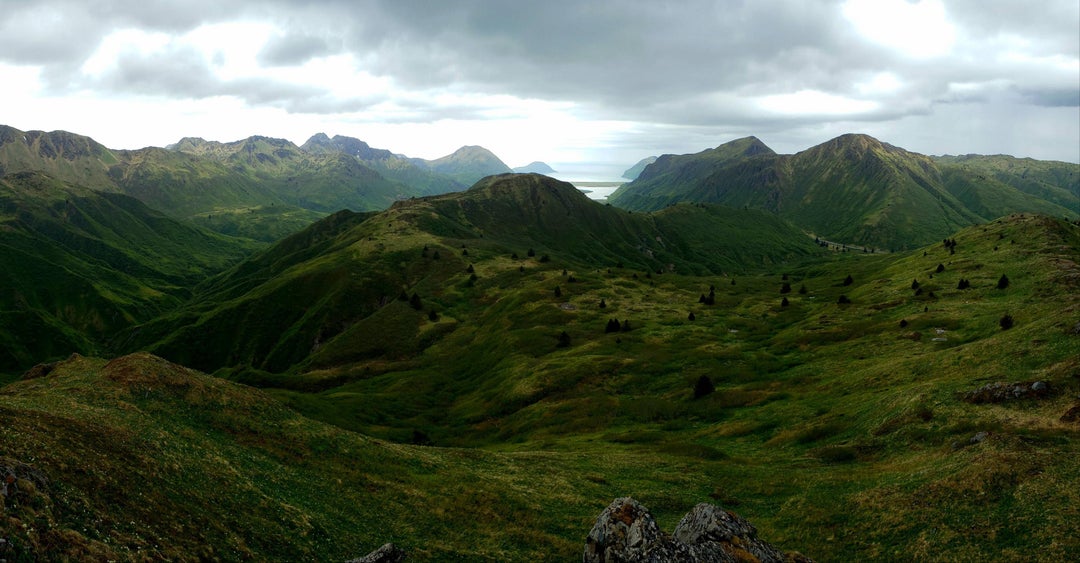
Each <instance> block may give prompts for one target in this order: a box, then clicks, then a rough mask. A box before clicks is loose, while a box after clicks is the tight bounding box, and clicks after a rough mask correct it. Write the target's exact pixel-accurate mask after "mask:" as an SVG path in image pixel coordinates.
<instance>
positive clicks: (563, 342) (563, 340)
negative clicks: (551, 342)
mask: <svg viewBox="0 0 1080 563" xmlns="http://www.w3.org/2000/svg"><path fill="white" fill-rule="evenodd" d="M555 347H556V348H569V347H570V335H569V334H566V331H565V330H564V331H562V333H561V334H559V342H558V344H556V345H555Z"/></svg>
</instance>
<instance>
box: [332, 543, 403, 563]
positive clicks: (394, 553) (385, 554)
mask: <svg viewBox="0 0 1080 563" xmlns="http://www.w3.org/2000/svg"><path fill="white" fill-rule="evenodd" d="M404 560H405V552H404V551H403V550H402V549H401V548H399V547H398V546H396V545H394V544H392V543H388V544H385V545H383V546H382V547H380V548H379V549H376V550H375V551H372V552H371V553H369V554H367V555H365V556H363V557H361V558H359V559H350V560H349V561H346V562H345V563H401V562H402V561H404Z"/></svg>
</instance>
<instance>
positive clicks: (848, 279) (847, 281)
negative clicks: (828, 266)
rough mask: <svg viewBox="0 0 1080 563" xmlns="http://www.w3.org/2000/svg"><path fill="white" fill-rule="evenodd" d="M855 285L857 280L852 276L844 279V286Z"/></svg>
mask: <svg viewBox="0 0 1080 563" xmlns="http://www.w3.org/2000/svg"><path fill="white" fill-rule="evenodd" d="M853 283H855V279H854V278H852V277H851V274H848V277H846V278H844V286H849V285H851V284H853Z"/></svg>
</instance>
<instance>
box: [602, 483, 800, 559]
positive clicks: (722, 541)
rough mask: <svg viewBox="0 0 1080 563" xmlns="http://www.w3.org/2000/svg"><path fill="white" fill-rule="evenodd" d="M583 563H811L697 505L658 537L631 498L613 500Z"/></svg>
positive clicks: (728, 516)
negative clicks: (756, 562) (667, 532)
mask: <svg viewBox="0 0 1080 563" xmlns="http://www.w3.org/2000/svg"><path fill="white" fill-rule="evenodd" d="M582 561H583V562H584V563H735V562H741V561H758V562H760V563H784V562H791V563H812V560H810V559H808V558H806V557H804V556H802V555H800V554H797V553H791V554H787V553H784V552H783V551H780V550H779V549H777V548H775V547H773V546H772V545H769V544H768V543H766V542H764V541H762V540H760V539H758V537H757V529H756V528H754V526H753V525H752V524H750V522H747V521H746V520H745V519H743V518H741V517H740V516H739V515H737V514H735V513H733V512H729V511H726V510H724V509H723V508H720V507H719V506H716V505H712V504H707V503H701V504H699V505H697V506H695V507H694V508H693V510H691V511H690V512H689V513H687V515H686V516H684V517H683V519H682V520H681V521H680V522H679V524H678V525H677V526H676V527H675V532H674V534H673V535H671V536H669V535H667V534H665V533H663V532H662V531H661V530H660V528H659V526H657V525H656V521H655V520H654V519H653V517H652V514H650V513H649V511H648V509H646V508H645V507H644V506H642V505H641V503H639V502H637V501H635V500H634V499H632V498H629V497H626V498H618V499H615V501H614V502H612V503H611V504H610V505H609V506H608V507H607V508H605V509H604V511H603V512H601V513H600V516H599V518H597V520H596V524H595V525H594V526H593V528H592V530H591V531H590V532H589V536H588V537H587V538H586V539H585V554H584V557H583V558H582Z"/></svg>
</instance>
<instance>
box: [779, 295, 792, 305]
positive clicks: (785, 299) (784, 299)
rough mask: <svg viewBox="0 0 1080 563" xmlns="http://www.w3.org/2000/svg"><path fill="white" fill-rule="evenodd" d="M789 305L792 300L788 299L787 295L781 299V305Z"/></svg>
mask: <svg viewBox="0 0 1080 563" xmlns="http://www.w3.org/2000/svg"><path fill="white" fill-rule="evenodd" d="M788 305H791V302H790V301H788V300H787V297H785V298H783V299H781V300H780V306H781V307H787V306H788Z"/></svg>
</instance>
